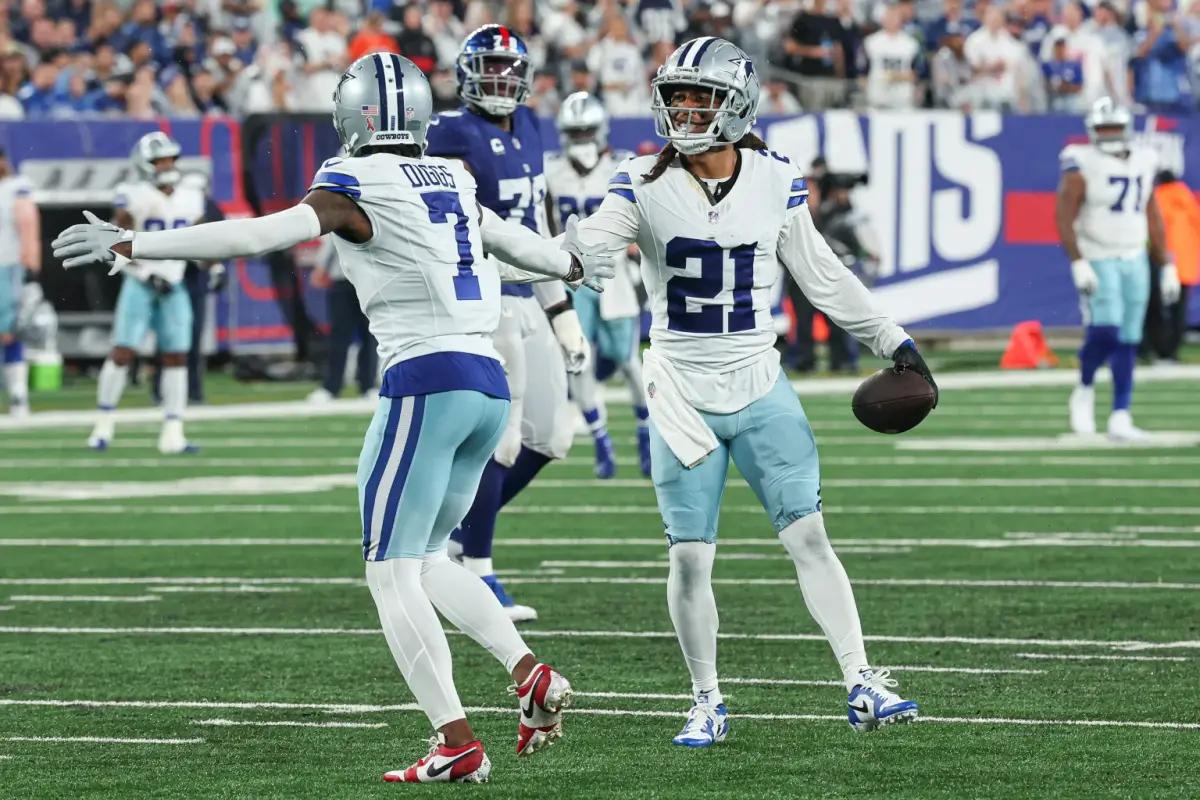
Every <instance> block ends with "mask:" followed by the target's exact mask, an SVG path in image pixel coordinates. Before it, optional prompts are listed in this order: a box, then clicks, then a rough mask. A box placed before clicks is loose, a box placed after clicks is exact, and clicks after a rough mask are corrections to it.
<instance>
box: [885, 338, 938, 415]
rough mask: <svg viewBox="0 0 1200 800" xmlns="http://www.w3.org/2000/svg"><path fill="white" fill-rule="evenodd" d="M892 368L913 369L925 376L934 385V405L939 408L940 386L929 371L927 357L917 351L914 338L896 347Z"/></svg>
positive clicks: (900, 370) (897, 369) (898, 370)
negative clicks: (922, 356)
mask: <svg viewBox="0 0 1200 800" xmlns="http://www.w3.org/2000/svg"><path fill="white" fill-rule="evenodd" d="M892 368H893V369H895V370H896V372H902V371H904V370H906V369H911V370H913V371H914V372H916V373H917V374H918V375H920V376H921V377H922V378H924V379H925V380H926V381H927V382H928V383H929V385H930V386H932V387H933V407H934V408H937V404H938V386H937V384H936V383H935V382H934V380H933V374H932V373H931V372H930V371H929V365H928V364H926V363H925V359H923V358H921V354H920V353H918V352H917V344H916V342H914V341H913V340H912V339H905V340H904V342H903V343H902V344H901V345H900V346H899V347H897V348H896V352H894V353H892Z"/></svg>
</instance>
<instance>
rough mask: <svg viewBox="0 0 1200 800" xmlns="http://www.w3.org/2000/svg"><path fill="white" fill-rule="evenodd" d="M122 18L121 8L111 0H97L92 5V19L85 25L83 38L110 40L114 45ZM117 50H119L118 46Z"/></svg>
mask: <svg viewBox="0 0 1200 800" xmlns="http://www.w3.org/2000/svg"><path fill="white" fill-rule="evenodd" d="M123 22H124V18H123V17H122V16H121V9H120V8H119V7H118V6H117V4H116V3H114V2H112V0H97V2H95V3H93V5H92V21H91V24H90V25H88V27H87V32H86V33H85V34H84V38H86V39H88V40H89V41H93V42H101V41H112V42H113V43H114V46H116V45H117V44H119V43H118V42H116V41H115V39H116V36H117V32H118V31H120V30H121V25H122V24H123ZM117 52H121V49H120V48H119V47H118V48H117Z"/></svg>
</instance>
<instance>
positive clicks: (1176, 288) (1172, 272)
mask: <svg viewBox="0 0 1200 800" xmlns="http://www.w3.org/2000/svg"><path fill="white" fill-rule="evenodd" d="M1158 291H1159V292H1160V293H1161V294H1162V301H1163V305H1168V306H1171V305H1175V303H1176V302H1178V300H1179V295H1180V293H1181V292H1182V291H1183V288H1182V287H1181V286H1180V285H1179V271H1178V270H1176V269H1175V265H1174V264H1172V263H1171V262H1169V261H1168V262H1167V263H1166V264H1163V265H1162V272H1160V273H1159V274H1158Z"/></svg>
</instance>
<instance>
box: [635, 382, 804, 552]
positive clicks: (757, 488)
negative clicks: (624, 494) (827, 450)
mask: <svg viewBox="0 0 1200 800" xmlns="http://www.w3.org/2000/svg"><path fill="white" fill-rule="evenodd" d="M700 416H702V417H703V418H704V421H705V422H707V423H708V425H709V427H710V428H712V431H713V433H714V434H716V436H717V440H718V442H719V444H718V445H717V449H716V450H714V451H713V452H711V453H709V455H708V457H707V458H706V459H704V461H702V462H700V463H699V464H697V465H696V466H695V467H692V468H691V469H686V468H685V467H684V466H683V464H681V463H680V462H679V459H677V458H675V454H674V453H672V452H671V448H669V447H668V446H667V443H666V442H665V441H663V438H662V436H661V435H660V434H659V432H658V429H657V428H656V427H655V426H654V419H653V417H651V420H650V463H651V468H650V473H651V477H652V478H653V479H654V491H655V493H656V494H657V495H658V509H659V511H660V512H661V513H662V517H663V523H664V525H665V526H666V533H667V539H668V540H669V541H670V542H671V543H672V544H674V543H675V542H677V541H683V542H695V541H699V542H709V543H712V542H715V541H716V540H717V516H718V514H719V513H720V508H721V496H722V495H723V494H724V492H725V478H726V474H727V473H728V471H729V458H730V456H732V457H733V463H734V464H736V465H737V468H738V470H739V471H740V472H741V473H742V475H743V477H745V479H746V483H748V484H750V488H751V489H753V490H754V493H755V494H756V495H757V496H758V501H759V502H760V503H762V506H763V508H764V509H766V512H767V515H768V516H769V517H770V518H771V524H772V526H774V528H775V532H776V533H778V532H779V531H781V530H783V529H784V528H786V527H787V526H788V525H790V524H791V523H793V522H795V521H796V520H798V519H800V518H801V517H804V516H807V515H809V514H812V513H813V512H814V511H819V510H820V509H821V468H820V464H819V463H818V461H817V442H816V440H815V439H814V438H813V433H812V428H810V427H809V424H808V417H807V416H805V414H804V409H803V408H802V407H801V406H800V400H799V398H797V397H796V393H795V392H794V391H793V390H792V387H791V385H790V384H789V383H788V382H787V379H786V378H785V377H784V375H783V373H782V372H780V375H779V380H778V381H777V382H776V383H775V386H774V387H773V388H772V389H771V391H769V392H767V394H765V395H763V396H762V397H760V398H759V399H758V400H755V401H754V402H753V403H751V404H750V405H748V406H746V407H745V408H743V409H742V410H741V411H738V412H737V413H734V414H709V413H707V412H704V411H701V412H700Z"/></svg>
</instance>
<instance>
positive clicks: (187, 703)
mask: <svg viewBox="0 0 1200 800" xmlns="http://www.w3.org/2000/svg"><path fill="white" fill-rule="evenodd" d="M4 706H34V707H45V708H142V709H207V710H220V711H259V710H264V709H269V710H276V711H322V712H325V713H327V714H370V713H377V712H387V711H412V710H417V709H418V706H417V705H416V704H415V703H403V704H400V705H386V706H385V705H374V704H363V703H278V702H270V701H262V702H239V701H236V700H227V701H214V700H41V699H36V700H22V699H15V698H0V708H2V707H4Z"/></svg>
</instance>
